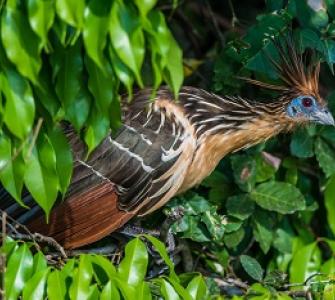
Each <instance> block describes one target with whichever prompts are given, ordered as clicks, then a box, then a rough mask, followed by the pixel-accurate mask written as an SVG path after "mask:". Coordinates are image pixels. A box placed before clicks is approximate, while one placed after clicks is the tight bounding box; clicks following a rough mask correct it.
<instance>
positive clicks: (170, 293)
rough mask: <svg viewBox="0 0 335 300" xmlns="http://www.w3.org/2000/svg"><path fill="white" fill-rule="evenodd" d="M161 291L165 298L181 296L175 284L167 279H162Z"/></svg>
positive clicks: (175, 298)
mask: <svg viewBox="0 0 335 300" xmlns="http://www.w3.org/2000/svg"><path fill="white" fill-rule="evenodd" d="M159 282H160V284H161V293H162V296H163V297H164V299H165V300H179V299H180V297H179V295H178V294H177V293H176V291H175V290H174V288H173V286H172V285H171V284H170V283H169V282H168V281H167V280H165V279H163V278H162V279H160V281H159Z"/></svg>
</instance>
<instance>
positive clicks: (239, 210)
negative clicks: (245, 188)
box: [226, 194, 255, 220]
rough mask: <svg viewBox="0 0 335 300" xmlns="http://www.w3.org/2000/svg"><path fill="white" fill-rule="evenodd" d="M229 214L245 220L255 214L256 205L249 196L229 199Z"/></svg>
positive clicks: (243, 195)
mask: <svg viewBox="0 0 335 300" xmlns="http://www.w3.org/2000/svg"><path fill="white" fill-rule="evenodd" d="M226 208H227V213H228V214H229V215H230V216H232V217H235V218H238V219H240V220H245V219H247V218H248V217H250V215H251V214H252V213H253V212H254V209H255V203H254V201H252V200H251V199H250V197H249V196H248V195H247V194H242V195H235V196H232V197H229V198H228V199H227V202H226Z"/></svg>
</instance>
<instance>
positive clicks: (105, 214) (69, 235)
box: [28, 182, 134, 249]
mask: <svg viewBox="0 0 335 300" xmlns="http://www.w3.org/2000/svg"><path fill="white" fill-rule="evenodd" d="M133 216H134V214H132V213H129V212H125V211H121V210H119V209H118V207H117V194H116V193H115V190H114V186H113V185H112V184H111V183H108V182H107V183H101V184H100V185H99V186H95V187H94V188H91V189H90V190H86V191H85V192H83V193H81V194H76V195H74V196H72V197H69V198H68V199H66V201H64V202H62V203H61V204H59V205H58V206H56V207H55V208H54V209H53V210H52V212H51V214H50V218H49V222H48V224H47V223H46V221H45V216H43V215H41V216H40V217H38V218H36V219H34V220H33V221H31V222H30V223H29V224H28V228H29V229H30V230H31V231H33V232H39V233H41V234H43V235H46V236H51V237H53V238H54V239H56V241H58V242H59V243H60V244H61V245H63V246H64V248H66V249H73V248H78V247H80V246H84V245H87V244H90V243H93V242H95V241H97V240H99V239H101V238H103V237H105V236H106V235H108V234H110V233H112V232H113V231H115V230H116V229H118V228H120V227H121V226H123V225H124V224H125V223H126V222H127V221H129V220H130V219H131V218H132V217H133Z"/></svg>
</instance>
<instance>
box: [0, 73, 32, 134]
mask: <svg viewBox="0 0 335 300" xmlns="http://www.w3.org/2000/svg"><path fill="white" fill-rule="evenodd" d="M5 75H6V77H3V81H2V84H3V93H4V95H5V97H6V105H5V111H4V117H3V118H4V122H5V124H6V126H7V127H8V129H9V130H10V131H11V132H12V133H13V134H14V135H15V136H17V137H18V138H20V139H23V138H25V137H26V136H27V135H28V134H29V133H30V132H31V130H32V126H33V122H34V116H35V103H34V98H33V94H32V91H31V88H30V85H29V83H28V81H27V80H26V79H24V78H23V77H22V76H21V75H20V74H19V73H17V72H16V71H15V70H14V69H8V70H7V71H6V73H5ZM18 120H20V122H18Z"/></svg>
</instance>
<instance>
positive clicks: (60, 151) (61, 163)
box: [49, 127, 73, 195]
mask: <svg viewBox="0 0 335 300" xmlns="http://www.w3.org/2000/svg"><path fill="white" fill-rule="evenodd" d="M49 138H50V143H51V145H52V147H53V149H54V151H55V155H56V171H57V175H58V179H59V188H60V191H61V192H62V194H63V195H64V194H65V193H66V190H67V188H68V186H69V184H70V181H71V176H72V167H73V158H72V152H71V147H70V145H69V143H68V141H67V139H66V136H65V135H64V133H63V131H62V130H61V128H59V127H55V128H53V130H52V132H50V133H49Z"/></svg>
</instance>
